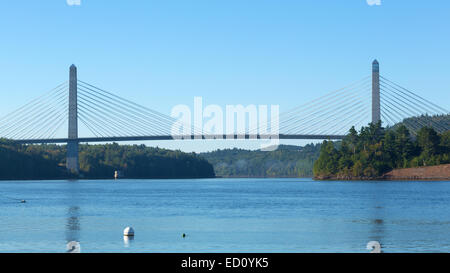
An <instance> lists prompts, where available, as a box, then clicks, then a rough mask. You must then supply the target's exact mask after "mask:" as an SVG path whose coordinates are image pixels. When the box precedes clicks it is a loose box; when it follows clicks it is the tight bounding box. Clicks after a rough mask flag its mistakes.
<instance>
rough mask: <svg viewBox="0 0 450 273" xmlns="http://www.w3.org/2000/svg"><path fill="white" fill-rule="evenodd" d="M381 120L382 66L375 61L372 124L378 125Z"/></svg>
mask: <svg viewBox="0 0 450 273" xmlns="http://www.w3.org/2000/svg"><path fill="white" fill-rule="evenodd" d="M380 120H381V110H380V64H379V63H378V61H377V60H374V61H373V63H372V123H378V122H379V121H380Z"/></svg>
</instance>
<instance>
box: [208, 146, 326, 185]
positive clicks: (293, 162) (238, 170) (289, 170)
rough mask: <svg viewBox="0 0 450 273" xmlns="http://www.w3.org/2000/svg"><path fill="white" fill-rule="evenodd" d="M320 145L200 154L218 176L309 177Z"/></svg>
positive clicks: (231, 150)
mask: <svg viewBox="0 0 450 273" xmlns="http://www.w3.org/2000/svg"><path fill="white" fill-rule="evenodd" d="M320 146H321V144H308V145H305V146H303V147H302V146H291V145H280V146H279V147H278V149H276V150H275V151H270V152H269V151H261V150H254V151H252V150H243V149H225V150H217V151H213V152H207V153H201V154H200V155H201V156H202V157H204V158H205V159H207V160H208V161H209V162H210V163H211V164H212V165H213V166H214V171H215V173H216V175H217V176H220V177H233V178H236V177H253V178H286V177H312V176H313V172H312V169H313V165H314V161H315V160H316V159H317V158H318V157H319V152H320Z"/></svg>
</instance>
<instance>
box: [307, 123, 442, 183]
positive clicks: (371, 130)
mask: <svg viewBox="0 0 450 273" xmlns="http://www.w3.org/2000/svg"><path fill="white" fill-rule="evenodd" d="M447 163H450V131H446V132H443V133H442V134H438V133H437V132H436V131H435V130H434V129H433V128H430V127H422V128H421V129H420V130H418V132H417V134H416V135H415V136H412V135H411V133H410V131H409V130H408V128H407V127H406V126H405V125H403V124H400V125H399V126H396V127H395V128H392V129H389V130H386V129H385V128H383V127H382V126H381V122H380V123H377V124H373V123H371V124H369V126H366V127H362V128H361V130H360V132H357V131H356V130H355V128H354V127H352V128H351V129H350V131H349V134H348V136H347V137H346V138H345V139H344V140H343V141H342V142H332V141H324V142H323V144H322V148H321V151H320V155H319V158H318V159H317V161H316V162H315V163H314V170H313V171H314V177H315V178H316V179H338V180H356V179H357V180H360V179H382V178H383V176H384V174H386V173H387V172H389V171H392V170H394V169H402V168H411V167H421V166H435V165H440V164H447Z"/></svg>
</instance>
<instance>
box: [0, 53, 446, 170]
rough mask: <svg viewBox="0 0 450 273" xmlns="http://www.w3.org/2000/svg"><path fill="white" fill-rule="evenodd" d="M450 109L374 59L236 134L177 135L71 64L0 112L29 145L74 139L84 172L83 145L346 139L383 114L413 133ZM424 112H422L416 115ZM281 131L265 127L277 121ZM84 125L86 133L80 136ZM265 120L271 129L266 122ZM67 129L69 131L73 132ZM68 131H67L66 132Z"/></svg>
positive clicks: (5, 125) (9, 132) (0, 130)
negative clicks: (368, 67) (37, 92)
mask: <svg viewBox="0 0 450 273" xmlns="http://www.w3.org/2000/svg"><path fill="white" fill-rule="evenodd" d="M448 114H449V111H447V110H446V109H444V108H442V107H440V106H438V105H437V104H435V103H433V102H430V101H428V100H427V99H425V98H423V97H421V96H419V95H417V94H415V93H414V92H412V91H410V90H408V89H406V88H404V87H402V86H400V85H398V84H396V83H395V82H393V81H391V80H389V79H387V78H385V77H383V76H381V75H380V70H379V63H378V62H377V61H376V60H375V61H374V62H373V63H372V75H369V76H367V77H364V78H363V79H361V80H359V81H357V82H354V83H352V84H350V85H348V86H346V87H344V88H341V89H338V90H335V91H333V92H330V93H328V94H326V95H324V96H322V97H320V98H317V99H315V100H313V101H310V102H307V103H305V104H303V105H300V106H298V107H296V108H294V109H291V110H290V111H287V112H284V113H281V114H280V115H279V117H278V119H276V120H271V121H270V123H268V124H267V125H264V126H259V127H257V128H250V127H248V128H246V129H245V130H244V131H236V132H235V133H233V134H225V135H223V134H221V135H214V134H212V133H208V132H205V131H204V130H203V128H195V127H194V126H192V125H186V126H189V127H191V128H190V129H191V130H190V131H191V134H190V135H186V134H184V135H174V134H173V132H172V126H173V124H174V123H176V122H178V121H177V120H176V119H175V118H173V117H171V116H168V115H164V114H162V113H159V112H157V111H154V110H152V109H151V108H149V107H145V106H143V105H141V104H138V103H135V102H132V101H130V100H127V99H126V98H123V97H120V96H117V95H115V94H114V93H112V92H109V91H106V90H103V89H101V88H99V87H96V86H95V85H92V84H89V83H87V82H84V81H81V80H79V79H78V77H77V68H76V67H75V66H74V65H72V66H71V67H70V77H69V81H67V82H64V83H62V84H60V85H58V86H57V87H56V88H54V89H52V90H50V91H49V92H47V93H45V94H43V95H41V96H40V97H38V98H36V99H34V100H32V101H30V102H29V103H27V104H26V105H24V106H22V107H20V108H18V109H17V110H15V111H14V112H12V113H10V114H8V115H6V116H5V117H3V118H1V119H0V137H1V138H7V139H11V140H14V141H16V142H18V143H23V144H41V143H42V144H43V143H67V144H68V145H67V168H68V169H70V170H72V171H78V144H79V143H87V142H112V141H115V142H119V141H144V140H176V139H268V138H269V137H272V138H277V139H343V138H344V137H345V135H346V134H347V132H348V130H349V128H350V127H352V126H355V128H359V127H361V126H363V125H367V124H368V123H369V122H378V121H380V120H381V121H382V122H383V124H384V125H385V126H386V125H387V126H392V125H394V124H396V123H398V122H402V121H403V123H404V124H405V125H406V126H407V127H408V129H409V130H410V131H412V132H417V131H418V130H419V129H420V128H422V127H424V126H429V127H433V128H434V129H435V130H437V131H438V132H444V131H447V130H449V129H450V124H449V122H448V121H447V122H443V123H442V122H437V121H436V119H435V118H431V116H435V115H442V116H445V115H448ZM417 116H421V118H420V119H414V121H413V120H411V119H408V118H410V117H417ZM275 123H276V125H277V127H278V129H279V130H278V132H279V133H277V134H276V135H268V134H263V133H262V132H267V129H268V128H269V127H272V126H273V124H275ZM79 127H84V129H85V130H84V131H85V132H88V133H87V134H86V135H83V136H80V135H79ZM264 127H265V128H264ZM66 130H67V131H66ZM61 131H66V132H68V134H67V137H60V136H58V132H61Z"/></svg>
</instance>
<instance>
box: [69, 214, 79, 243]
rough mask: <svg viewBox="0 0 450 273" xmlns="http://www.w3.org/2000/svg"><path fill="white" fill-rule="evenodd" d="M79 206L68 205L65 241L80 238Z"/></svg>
mask: <svg viewBox="0 0 450 273" xmlns="http://www.w3.org/2000/svg"><path fill="white" fill-rule="evenodd" d="M80 231H81V226H80V207H78V206H72V207H69V210H68V212H67V219H66V241H67V242H71V241H77V242H78V241H79V240H80Z"/></svg>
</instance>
